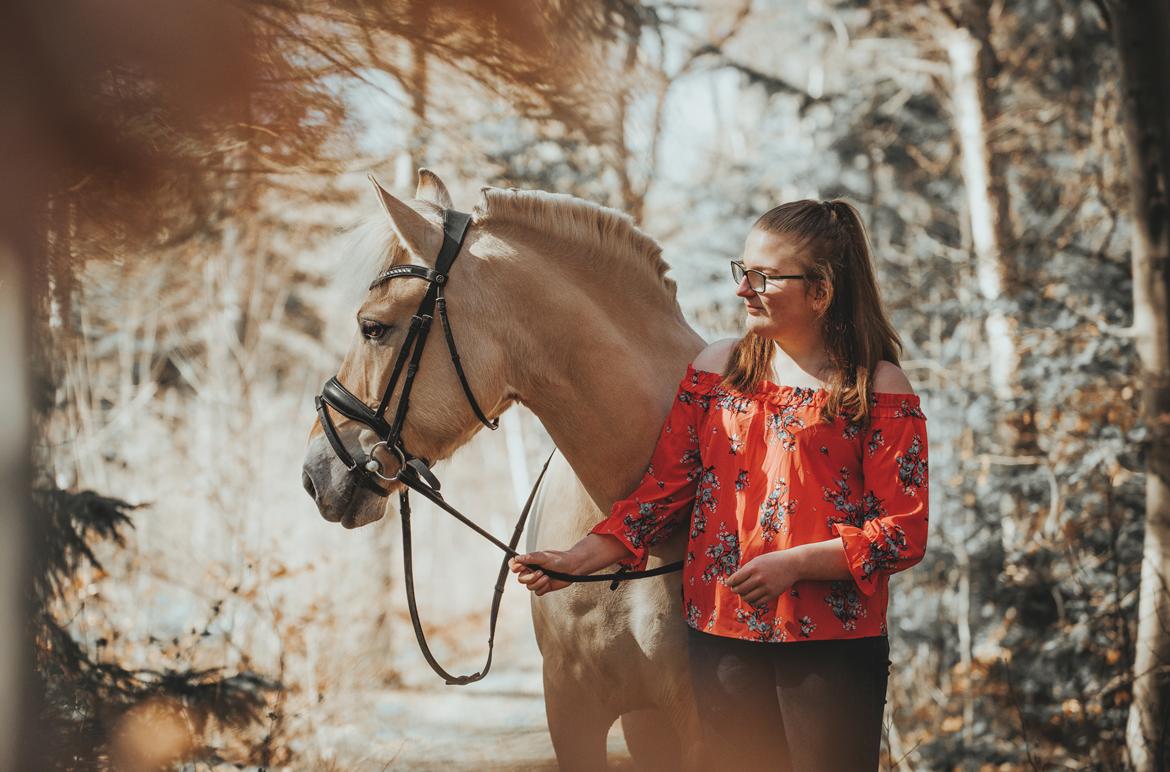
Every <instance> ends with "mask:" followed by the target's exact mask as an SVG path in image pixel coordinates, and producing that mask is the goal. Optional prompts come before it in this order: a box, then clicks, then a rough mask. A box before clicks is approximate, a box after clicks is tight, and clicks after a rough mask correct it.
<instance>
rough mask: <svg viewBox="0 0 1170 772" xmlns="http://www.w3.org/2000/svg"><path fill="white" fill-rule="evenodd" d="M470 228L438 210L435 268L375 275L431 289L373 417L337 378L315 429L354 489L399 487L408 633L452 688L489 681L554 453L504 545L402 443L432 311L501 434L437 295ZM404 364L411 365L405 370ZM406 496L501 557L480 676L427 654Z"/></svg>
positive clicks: (657, 571)
mask: <svg viewBox="0 0 1170 772" xmlns="http://www.w3.org/2000/svg"><path fill="white" fill-rule="evenodd" d="M470 223H471V215H470V214H467V213H465V212H457V211H455V210H453V209H444V210H443V246H442V247H441V248H440V250H439V255H438V257H437V258H436V260H435V268H434V269H430V268H427V267H425V266H421V265H412V264H401V265H395V266H392V267H391V268H389V269H388V270H386V271H385V272H383V273H382V274H381V275H379V276H378V278H376V279H374V281H373V283H371V284H370V289H371V290H373V289H374V288H375V287H377V286H379V285H381V284H382V283H384V282H387V281H390V280H391V279H398V278H416V279H423V280H425V281H426V282H428V285H429V286H428V287H427V291H426V294H425V295H424V296H423V299H422V301H421V302H420V303H419V307H418V310H417V311H416V312H415V314H414V316H413V317H412V318H411V323H410V329H409V330H408V331H407V333H406V338H405V340H404V341H403V343H402V348H401V349H400V350H399V352H398V357H397V358H396V360H395V362H394V367H393V369H392V370H391V373H390V381H389V382H388V383H387V384H386V390H385V391H384V392H383V393H382V398H381V400H380V401H379V402H378V407H377V408H376V409H373V410H371V409H370V407H369V406H368V405H367V404H366V403H365V402H363V401H362V400H361V399H360V398H358V397H357V396H356V395H354V394H353V392H351V391H349V389H347V388H345V386H344V385H342V383H341V381H339V380H338V379H337V376H334V377H332V378H330V379H329V380H328V381H326V382H325V385H324V386H323V387H322V389H321V393H320V394H319V395H318V396H317V398H316V400H315V402H316V408H317V416H318V420H319V421H320V423H321V429H322V430H323V431H324V433H325V437H326V439H328V441H329V445H330V447H332V448H333V452H334V453H335V454H337V457H338V459H339V460H340V461H341V463H342V464H344V465H345V467H346V469H347V470H348V471H349V473H350V474H356V475H357V476H358V484H360V485H361V486H362V487H364V488H366V489H367V490H369V491H371V492H373V493H375V494H377V495H378V496H382V497H385V496H387V495H388V492H387V491H386V489H385V488H383V487H382V485H381V484H380V482H379V481H383V482H395V481H397V482H400V483H402V484H403V485H404V486H405V487H404V488H403V490H402V491H400V492H399V494H398V496H399V516H400V517H401V519H402V565H403V570H404V574H405V580H406V603H407V606H408V607H409V609H410V623H411V625H412V626H413V627H414V635H415V639H416V640H417V641H418V645H419V649H420V650H421V651H422V654H423V657H425V658H426V661H427V664H429V665H430V666H431V669H432V670H434V671H435V673H437V674H438V675H439V676H440V677H441V678H442V679H443V680H444V681H446V682H447V683H448V684H450V685H464V684H469V683H474V682H476V681H478V680H480V679H481V678H483V677H484V676H485V675H487V673H488V670H489V669H490V668H491V665H492V649H493V647H494V645H495V634H496V620H497V617H498V616H499V610H500V600H501V599H502V597H503V594H504V586H505V584H506V579H507V576H508V561H509V559H511V558H513V557H516V556H517V555H518V554H519V553H518V552H517V551H516V545H517V544H519V542H520V535H521V533H523V531H524V525H525V523H526V522H527V520H528V513H529V511H530V510H531V509H532V502H533V501H534V500H535V499H536V492H537V490H538V489H539V487H540V483H541V481H542V480H543V479H544V473H545V472H546V471H547V470H548V465H549V462H551V461H552V457H553V453H555V452H556V450H555V449H554V450H553V453H550V454H549V457H548V459H546V460H545V462H544V466H543V467H542V468H541V470H540V475H538V476H537V478H536V482H535V483H534V484H533V486H532V490H531V492H529V494H528V500H527V501H525V503H524V508H523V509H522V510H521V512H520V517H519V519H518V520H517V521H516V527H515V529H514V530H513V531H512V537H511V539H509V541H508V543H507V544H505V543H504V542H502V541H500V540H499V539H497V538H496V537H494V536H492V535H491V534H490V533H488V532H487V531H486V530H484V529H483V528H482V527H480V526H479V525H478V524H476V523H475V522H473V521H472V520H471V519H470V518H468V517H467V516H466V515H464V514H463V513H462V512H460V511H459V510H457V509H455V508H454V507H452V506H451V505H450V504H448V503H447V501H446V500H445V499H444V498H443V495H442V493H440V492H439V488H440V484H439V479H438V478H437V477H436V476H435V475H434V473H433V472H432V471H431V468H430V463H429V462H428V461H427V459H425V458H423V457H421V456H415V455H413V454H412V453H410V452H409V451H408V450H407V449H406V447H405V445H404V444H403V442H402V428H403V425H404V424H405V422H406V412H407V408H408V406H409V404H410V393H411V389H412V388H413V386H414V378H415V375H416V374H417V373H418V366H419V362H420V360H421V359H422V352H423V347H424V346H425V345H426V341H427V334H428V333H429V332H430V329H431V323H432V322H433V321H434V314H435V311H436V309H437V310H438V314H439V319H440V321H441V323H442V325H443V333H444V337H445V339H446V341H447V350H448V352H449V353H450V355H451V363H452V364H453V365H454V367H455V374H456V375H457V376H458V377H459V383H460V384H461V386H462V387H463V394H464V395H465V396H466V398H467V401H468V403H469V404H470V405H471V409H472V411H473V412H474V413H475V416H476V418H478V419H479V421H480V423H482V424H483V425H484V426H486V427H488V428H489V429H492V430H493V431H494V430H495V429H497V428H498V427H499V418H498V417H496V418H492V419H488V418H487V416H486V415H485V414H484V412H483V410H481V409H480V406H479V403H478V402H476V399H475V394H474V393H473V392H472V390H471V385H470V384H469V383H468V381H467V376H466V375H465V374H464V372H463V365H462V363H461V361H460V359H459V352H458V350H457V349H456V346H455V337H454V335H453V334H452V333H451V323H450V321H449V320H448V319H447V301H446V298H445V297H444V295H443V287H444V286H445V285H446V283H447V279H448V273H449V271H450V269H451V266H452V264H454V262H455V258H456V257H458V255H459V251H460V249H461V248H462V246H463V241H464V238H465V237H466V235H467V228H468V226H469V225H470ZM407 357H409V362H408V360H407ZM404 368H405V369H404ZM404 372H405V374H406V380H405V381H404V383H403V387H402V394H401V396H399V398H398V406H397V408H396V409H395V412H394V421H393V423H389V422H387V420H386V410H387V409H388V407H389V405H390V398H391V395H392V394H393V393H394V389H395V387H396V386H397V384H398V379H399V378H400V377H401V376H402V374H403V373H404ZM329 408H331V409H333V410H335V411H336V412H338V413H340V414H341V415H343V416H345V417H346V418H348V419H349V420H351V421H354V422H356V423H359V424H362V425H363V426H366V427H368V428H369V429H371V430H372V431H373V432H374V433H375V434H376V435H377V437H378V440H379V441H378V442H377V443H376V444H375V445H374V447H373V448H371V449H370V452H369V453H364V452H362V451H361V450H358V451H357V452H355V453H350V451H349V450H348V449H347V448H346V447H345V443H344V442H342V440H341V435H340V433H339V432H338V431H337V427H336V426H335V425H334V423H333V419H332V417H331V416H330V415H329ZM379 446H381V447H384V448H385V449H386V452H387V453H389V454H391V455H392V456H396V457H397V459H398V462H399V466H398V470H397V471H396V472H395V473H394V474H393V476H386V475H385V474H384V473H383V471H384V470H383V468H382V464H381V462H380V461H378V460H377V458H375V457H374V454H375V452H376V451H377V449H378V447H379ZM412 490H413V491H415V492H416V493H418V494H419V495H420V496H422V497H423V498H425V499H427V500H429V501H431V502H432V503H434V504H435V505H436V506H437V507H439V508H440V509H442V510H443V511H444V512H446V513H448V514H449V515H451V516H452V517H454V518H456V519H457V520H459V521H460V522H461V523H463V524H464V525H466V526H467V527H469V528H471V529H472V530H473V531H475V532H476V533H477V534H479V535H480V536H482V537H483V538H485V539H487V540H488V541H489V542H491V543H492V544H494V545H495V546H496V547H498V548H499V549H501V550H503V552H504V557H503V560H502V562H501V563H500V570H499V574H498V576H497V578H496V586H495V593H494V595H493V597H492V609H491V616H490V618H489V622H488V652H487V660H486V661H485V662H484V666H483V668H482V669H480V670H479V671H478V672H476V673H471V674H470V675H461V676H456V675H451V674H450V673H448V672H447V671H446V670H445V669H443V667H442V666H441V665H440V664H439V663H438V660H436V659H435V657H434V655H433V654H432V653H431V649H430V646H428V645H427V640H426V635H425V634H424V632H423V628H422V622H421V621H420V619H419V614H418V605H417V603H416V601H415V594H414V559H413V550H412V547H411V525H410V498H409V494H410V491H412ZM682 566H683V562H682V561H681V560H679V561H675V562H673V563H668V564H665V565H662V566H658V567H656V568H652V569H649V570H646V571H628V570H626V569H624V568H623V569H620V570H618V571H614V572H611V573H605V574H583V575H582V574H567V573H563V572H561V571H553V570H550V569H546V568H543V567H541V566H531V565H530V566H528V568H532V569H534V570H539V571H541V572H543V573H545V574H546V575H548V576H550V577H552V578H553V579H559V580H560V581H564V582H610V590H616V589H617V588H618V586H619V585H620V583H621V582H623V581H626V580H629V579H646V578H649V577H652V576H661V575H662V574H668V573H671V572H673V571H678V570H680V569H681V568H682Z"/></svg>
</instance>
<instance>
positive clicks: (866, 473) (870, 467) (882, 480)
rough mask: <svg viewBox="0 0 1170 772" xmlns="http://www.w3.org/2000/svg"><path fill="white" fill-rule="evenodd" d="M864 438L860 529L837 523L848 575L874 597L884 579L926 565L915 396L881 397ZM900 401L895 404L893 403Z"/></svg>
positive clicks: (922, 441)
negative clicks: (851, 575) (918, 565)
mask: <svg viewBox="0 0 1170 772" xmlns="http://www.w3.org/2000/svg"><path fill="white" fill-rule="evenodd" d="M879 398H880V399H881V404H879V405H877V406H876V407H875V408H874V411H873V415H872V419H871V421H870V426H869V428H868V429H867V431H866V433H865V436H864V437H863V438H862V440H863V441H862V447H861V452H862V462H861V469H862V475H863V477H864V498H863V501H862V511H863V513H864V515H863V518H864V523H863V525H862V527H860V528H858V527H856V526H854V525H850V524H848V523H833V524H832V525H831V526H830V529H831V530H832V531H833V533H834V534H835V535H839V536H841V538H842V540H843V542H844V545H845V555H846V558H847V560H848V562H849V571H850V573H852V574H853V578H854V580H855V581H856V582H857V586H858V588H859V589H860V590H861V591H862V592H863V593H865V594H866V595H872V594H873V593H874V592H875V590H876V589H877V587H878V580H879V578H880V577H881V576H883V575H886V576H888V575H890V574H894V573H897V572H899V571H904V570H906V569H907V568H910V567H911V566H913V565H914V564H916V563H918V562H919V561H920V560H922V556H923V555H924V554H925V552H926V535H927V522H928V520H927V512H928V501H927V499H928V496H927V439H926V416H925V415H923V413H922V409H921V407H920V401H919V398H918V397H917V396H916V395H911V394H904V395H894V394H881V395H879ZM895 398H896V399H895Z"/></svg>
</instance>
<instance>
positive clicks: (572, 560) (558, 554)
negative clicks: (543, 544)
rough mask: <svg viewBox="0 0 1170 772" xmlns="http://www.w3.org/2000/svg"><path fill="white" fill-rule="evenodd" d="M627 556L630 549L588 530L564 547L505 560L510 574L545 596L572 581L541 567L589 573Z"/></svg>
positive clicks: (611, 538)
mask: <svg viewBox="0 0 1170 772" xmlns="http://www.w3.org/2000/svg"><path fill="white" fill-rule="evenodd" d="M629 555H630V551H629V550H627V549H626V547H625V545H624V544H622V543H621V542H620V541H618V540H617V539H616V538H615V537H613V536H608V535H603V534H596V533H591V534H586V535H585V537H584V538H582V539H581V540H580V541H578V542H577V543H576V544H574V545H573V546H572V547H570V548H569V549H567V550H563V551H562V550H541V551H539V552H529V553H527V554H524V555H517V556H516V557H514V558H512V559H511V560H510V561H508V565H509V566H510V567H511V569H512V573H514V574H518V576H517V579H518V580H519V581H520V584H523V585H525V586H526V587H528V589H529V590H531V591H532V592H535V593H536V594H537V595H544V594H545V593H546V592H552V591H554V590H559V589H561V588H563V587H568V586H569V585H570V584H571V582H563V581H561V580H559V579H553V578H552V577H551V576H548V575H547V574H545V573H544V572H543V571H541V570H540V569H541V568H547V569H549V570H552V571H559V572H560V573H564V574H592V573H593V572H595V571H599V570H601V569H602V568H605V567H607V566H611V565H613V564H614V563H616V562H617V561H619V560H621V559H622V558H625V557H629Z"/></svg>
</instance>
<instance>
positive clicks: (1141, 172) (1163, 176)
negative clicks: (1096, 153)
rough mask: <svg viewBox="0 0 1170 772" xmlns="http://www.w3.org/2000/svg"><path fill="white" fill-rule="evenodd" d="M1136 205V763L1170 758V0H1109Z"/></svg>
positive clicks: (1129, 731)
mask: <svg viewBox="0 0 1170 772" xmlns="http://www.w3.org/2000/svg"><path fill="white" fill-rule="evenodd" d="M1109 10H1110V13H1111V15H1112V22H1113V24H1112V26H1113V36H1114V41H1115V43H1116V45H1117V50H1118V55H1119V58H1120V63H1121V81H1122V87H1123V89H1124V97H1125V99H1124V107H1123V125H1124V128H1125V136H1126V142H1127V150H1128V155H1129V176H1130V191H1131V195H1132V206H1133V222H1134V236H1133V308H1134V320H1133V327H1134V333H1135V343H1136V348H1137V353H1138V357H1139V360H1140V363H1141V371H1140V373H1139V374H1138V385H1139V386H1140V387H1141V394H1142V400H1141V411H1142V419H1143V421H1144V423H1145V425H1146V426H1147V427H1148V429H1149V432H1150V435H1149V437H1150V439H1149V445H1148V447H1147V449H1146V465H1147V467H1146V515H1145V541H1144V547H1143V551H1142V576H1141V587H1140V590H1139V593H1140V594H1139V600H1138V631H1137V639H1136V645H1135V651H1134V679H1133V703H1132V705H1131V707H1130V713H1129V721H1128V725H1127V727H1126V742H1127V745H1128V747H1129V753H1130V758H1131V761H1132V762H1133V768H1134V769H1135V770H1137V772H1153V770H1159V769H1166V768H1167V765H1170V719H1168V716H1167V711H1168V710H1170V590H1168V588H1167V582H1166V577H1167V574H1168V569H1170V322H1168V319H1167V313H1168V310H1170V306H1168V295H1170V286H1168V279H1170V271H1168V268H1170V265H1168V264H1170V236H1168V232H1170V212H1168V209H1167V203H1168V202H1167V183H1168V181H1170V180H1168V178H1167V165H1168V164H1170V119H1168V118H1170V115H1168V111H1170V106H1168V104H1167V102H1168V101H1170V87H1168V85H1167V73H1170V53H1168V52H1167V47H1168V46H1170V0H1134V1H1133V2H1128V3H1123V2H1117V1H1114V2H1111V3H1109Z"/></svg>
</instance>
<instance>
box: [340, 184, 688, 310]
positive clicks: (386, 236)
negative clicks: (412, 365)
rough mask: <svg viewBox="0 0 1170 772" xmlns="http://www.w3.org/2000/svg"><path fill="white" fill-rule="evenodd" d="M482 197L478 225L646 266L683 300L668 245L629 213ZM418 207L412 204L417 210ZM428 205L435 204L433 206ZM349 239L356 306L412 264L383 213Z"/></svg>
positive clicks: (541, 194)
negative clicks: (383, 278) (387, 276)
mask: <svg viewBox="0 0 1170 772" xmlns="http://www.w3.org/2000/svg"><path fill="white" fill-rule="evenodd" d="M480 194H481V195H480V202H479V204H477V205H476V207H475V208H474V209H473V210H472V212H471V214H472V222H473V223H474V224H476V225H503V226H514V227H522V228H526V229H529V230H533V231H536V232H538V233H540V234H541V235H543V236H547V237H548V238H551V239H560V240H563V241H566V242H569V243H572V244H575V245H585V246H588V247H589V248H588V249H585V250H572V252H573V254H575V255H581V256H583V257H585V256H587V257H588V259H592V260H594V261H596V262H599V263H604V265H601V266H600V267H602V268H605V269H608V270H614V271H629V270H631V268H635V269H637V268H641V269H642V270H644V271H646V272H647V273H648V275H649V277H650V278H651V279H652V280H653V281H655V282H657V283H658V285H659V286H660V287H661V288H662V290H663V292H664V293H665V294H666V296H667V298H668V299H669V300H675V301H676V300H677V285H676V284H675V282H674V280H673V279H671V278H669V277H668V276H667V275H666V272H667V271H668V270H669V269H670V266H669V265H668V264H667V263H666V261H665V260H663V259H662V247H660V246H659V245H658V242H656V241H655V240H654V239H652V238H651V237H650V236H648V235H647V234H646V233H644V232H643V231H642V230H640V229H639V228H638V227H637V226H636V225H635V224H634V220H633V218H632V217H630V216H629V215H628V214H626V213H625V212H621V211H618V210H617V209H612V208H610V207H607V206H601V205H600V204H595V203H593V202H592V201H586V200H585V199H581V198H577V197H575V196H570V195H568V194H565V193H547V192H545V191H543V190H518V189H516V188H493V187H491V186H484V187H483V188H480ZM418 204H419V202H411V206H415V207H416V208H417V206H418ZM426 206H428V207H430V206H433V204H429V202H428V203H427V204H426ZM347 235H348V238H347V239H345V241H346V245H345V251H346V252H347V253H349V254H350V258H349V261H348V264H347V270H346V272H345V275H346V276H347V277H348V279H346V280H345V281H344V283H345V284H346V287H345V295H346V298H347V300H352V301H353V302H352V303H350V305H356V304H358V303H360V298H361V297H363V296H364V295H365V293H366V290H367V289H368V285H369V283H370V281H372V280H373V278H374V277H375V276H377V275H378V273H380V272H381V271H383V270H385V269H386V267H387V266H389V265H394V264H396V263H402V262H407V261H408V260H409V255H408V254H407V252H406V250H405V249H403V248H402V246H401V245H400V244H399V243H398V240H397V239H396V238H395V237H394V230H393V228H392V227H391V226H390V223H389V221H388V220H387V219H386V215H385V213H383V212H381V211H379V212H377V213H371V214H370V215H369V216H367V217H364V218H362V220H360V221H359V222H358V223H356V224H355V225H354V226H353V227H352V228H350V229H349V233H348V234H347ZM630 256H633V258H634V259H633V260H631V259H630ZM349 285H352V286H349Z"/></svg>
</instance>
